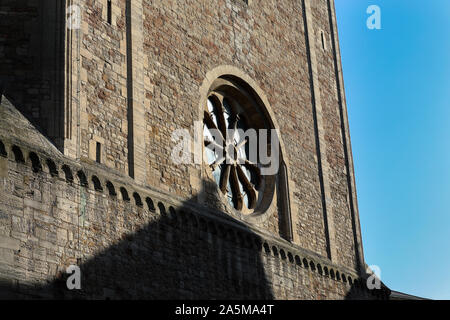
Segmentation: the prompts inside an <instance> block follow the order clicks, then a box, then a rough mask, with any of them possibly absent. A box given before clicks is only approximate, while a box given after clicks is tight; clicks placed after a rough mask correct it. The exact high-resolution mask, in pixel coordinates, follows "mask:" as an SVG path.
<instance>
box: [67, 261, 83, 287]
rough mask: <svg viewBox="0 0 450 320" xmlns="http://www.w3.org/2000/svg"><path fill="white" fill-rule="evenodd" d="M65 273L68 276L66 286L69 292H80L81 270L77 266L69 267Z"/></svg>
mask: <svg viewBox="0 0 450 320" xmlns="http://www.w3.org/2000/svg"><path fill="white" fill-rule="evenodd" d="M66 273H67V274H70V276H69V277H68V278H67V281H66V286H67V289H69V290H74V289H76V290H80V289H81V270H80V267H79V266H76V265H73V264H72V265H70V266H68V267H67V269H66Z"/></svg>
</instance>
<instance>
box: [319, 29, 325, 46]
mask: <svg viewBox="0 0 450 320" xmlns="http://www.w3.org/2000/svg"><path fill="white" fill-rule="evenodd" d="M320 37H321V39H322V49H323V50H325V36H324V35H323V31H321V32H320Z"/></svg>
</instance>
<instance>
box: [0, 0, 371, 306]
mask: <svg viewBox="0 0 450 320" xmlns="http://www.w3.org/2000/svg"><path fill="white" fill-rule="evenodd" d="M28 2H29V3H34V2H33V1H23V2H21V4H22V5H24V6H25V8H28ZM69 2H70V3H71V4H78V5H80V6H81V7H82V20H81V29H80V30H72V31H71V32H70V33H69V32H68V33H67V37H68V38H67V39H68V40H67V42H70V43H66V45H65V46H66V47H65V50H66V51H67V52H68V53H70V55H69V54H67V55H66V59H69V60H66V62H65V63H66V66H65V68H63V69H64V70H65V72H68V74H66V75H65V76H66V77H65V78H66V80H67V83H66V85H68V88H63V87H62V86H61V87H57V86H56V87H54V88H53V87H52V90H54V91H55V92H57V93H58V92H59V93H61V94H62V90H63V89H64V90H66V91H65V94H66V95H67V96H66V99H68V101H65V102H64V103H62V102H61V103H60V104H57V105H56V106H57V107H55V108H54V109H48V110H54V111H55V113H54V115H52V117H58V115H59V113H58V112H62V111H63V112H65V113H67V114H62V115H61V116H64V119H65V120H64V121H62V122H61V123H62V125H64V126H66V127H67V128H70V130H69V129H68V130H69V131H70V137H68V136H67V133H63V135H65V136H64V137H62V138H61V140H59V141H66V142H67V143H70V148H69V149H70V150H69V149H67V150H66V149H64V148H59V149H60V150H63V152H62V153H61V154H60V153H58V152H56V151H55V150H53V149H52V150H46V149H45V148H44V149H42V148H36V150H34V148H33V146H32V145H33V142H30V141H28V142H27V141H25V140H21V139H20V136H17V137H14V138H11V137H10V136H8V135H3V136H2V143H3V145H4V149H5V152H1V151H2V148H1V147H2V145H0V154H2V153H3V155H4V157H0V179H1V191H0V192H1V193H0V195H1V196H0V217H1V225H0V228H1V229H0V233H1V237H2V241H0V242H1V244H2V248H1V250H2V251H1V257H2V262H1V263H0V278H1V279H3V280H4V281H6V282H7V283H6V285H7V286H8V287H11V286H12V288H13V289H12V290H13V291H14V292H15V293H17V294H18V295H21V294H25V295H26V296H30V297H32V296H34V295H36V296H39V297H40V296H42V295H46V294H52V295H53V294H56V293H57V294H61V295H62V296H64V297H68V296H70V294H69V293H68V292H66V290H64V288H62V289H61V286H60V285H61V283H62V279H63V278H64V277H63V274H64V270H65V268H66V267H67V266H68V265H69V264H71V263H76V264H79V265H80V264H81V265H82V267H83V268H84V270H85V272H83V274H84V276H86V278H84V281H85V283H87V284H88V285H87V287H86V290H84V291H82V292H80V293H78V294H81V295H82V296H84V297H108V296H110V295H112V294H113V293H114V295H116V297H144V296H146V297H152V298H157V297H178V296H179V297H190V298H198V297H204V298H208V296H207V291H205V290H206V288H208V285H207V284H208V283H210V282H211V281H212V282H213V283H216V282H217V281H218V283H217V290H216V291H214V292H213V293H211V295H213V296H215V297H235V298H238V297H256V298H274V297H275V298H307V299H322V298H323V299H324V298H346V297H347V298H352V297H363V296H365V291H364V290H360V289H358V287H360V285H359V284H360V283H361V282H362V280H361V279H359V281H356V285H355V281H354V280H355V279H358V278H359V276H361V274H362V273H361V270H360V268H361V263H363V259H361V257H360V256H358V255H360V254H362V247H361V244H360V235H359V233H358V230H359V229H358V228H359V220H358V212H357V207H356V203H354V202H355V201H353V199H354V197H356V194H355V190H354V188H353V187H352V185H351V181H352V179H353V176H352V175H351V174H352V171H353V167H352V163H351V159H350V160H349V158H351V148H350V147H349V144H350V141H349V138H348V137H347V136H348V129H347V127H346V125H347V124H346V121H347V120H346V110H345V98H344V97H343V92H342V83H341V80H340V79H341V77H342V74H341V70H340V69H339V68H340V58H339V55H338V49H339V48H338V43H337V38H336V34H337V30H336V23H335V21H334V19H335V17H334V11H333V10H334V4H333V1H332V0H300V1H299V0H286V1H276V0H264V1H242V0H208V1H206V0H201V1H199V0H164V1H163V0H136V1H135V0H132V1H130V0H112V1H111V4H112V12H111V18H112V19H111V22H108V21H107V12H106V9H107V1H106V0H87V1H80V0H73V1H69ZM69 2H68V3H69ZM8 3H9V2H8ZM11 8H13V6H12V5H10V6H9V7H7V10H6V12H9V13H11V14H12V15H15V14H16V13H17V12H19V11H20V10H19V9H20V8H19V7H17V8H19V9H17V8H15V7H14V8H15V9H14V10H13V9H11ZM28 9H29V8H28ZM28 9H27V10H25V11H24V12H21V13H20V16H24V17H26V19H35V15H38V16H39V12H40V11H39V10H38V9H36V10H35V9H33V8H32V9H33V10H34V11H33V10H31V9H29V10H28ZM41 18H42V17H41ZM41 18H40V19H41ZM33 21H34V20H33ZM4 26H5V24H3V22H0V27H1V29H0V30H4V28H3V27H4ZM16 27H17V32H18V34H22V33H23V37H24V38H27V37H28V36H27V35H26V33H27V32H28V31H29V28H27V27H23V26H20V25H19V24H18V25H17V26H16ZM14 30H15V29H14ZM24 30H25V31H24ZM2 34H3V33H2ZM20 37H22V36H20ZM20 37H19V38H20ZM2 41H3V42H2ZM0 43H7V45H6V46H5V48H4V49H0V58H1V60H2V61H1V62H0V63H2V65H3V64H5V66H6V65H8V61H9V60H8V57H12V56H14V51H15V50H18V48H19V47H21V46H20V45H17V48H16V47H15V46H16V43H14V44H13V45H10V44H8V42H7V41H6V42H5V40H4V37H3V38H2V37H0ZM62 47H63V45H61V47H59V49H61V48H62ZM24 50H28V51H29V50H30V49H29V48H25V49H24ZM28 51H27V52H28ZM20 52H22V51H20V50H19V52H18V54H19V57H20ZM67 52H66V53H67ZM26 55H29V52H28V54H26ZM4 58H5V59H6V60H5V59H4ZM26 66H28V64H26V65H25V67H26ZM218 67H229V68H234V69H236V70H239V72H240V73H242V74H243V75H245V76H246V77H248V78H249V79H251V80H252V81H253V82H254V83H255V84H256V85H257V86H258V88H259V90H260V91H261V92H262V94H264V96H265V97H266V98H267V101H268V104H270V108H271V111H272V113H273V117H274V119H273V120H275V121H276V123H277V124H278V129H279V131H280V133H281V139H282V141H283V146H284V153H283V157H284V159H285V161H286V163H288V166H287V170H288V179H289V188H290V190H289V192H290V208H291V218H292V231H293V239H292V242H288V241H286V240H285V238H286V237H285V234H284V232H285V230H283V228H282V227H281V225H282V224H283V223H284V222H283V221H284V220H285V217H284V216H283V215H284V214H285V212H282V210H281V201H280V199H279V197H281V196H283V195H282V193H281V192H279V189H278V187H277V194H276V197H275V198H274V200H273V201H274V203H275V208H276V210H274V211H273V213H272V214H271V216H269V217H268V219H265V220H261V222H258V223H253V224H252V223H246V222H245V221H244V220H243V219H240V218H239V217H238V216H236V215H235V214H233V212H228V211H227V210H228V209H227V208H225V206H224V205H223V203H221V201H220V200H219V199H217V197H215V195H214V192H212V191H211V190H215V188H216V186H215V184H214V182H213V181H210V180H208V178H207V175H205V170H207V169H208V168H206V167H205V166H202V165H175V164H174V163H173V162H172V161H171V159H170V155H171V152H172V150H173V148H174V146H175V143H174V141H172V139H171V134H172V132H173V131H174V130H175V129H183V128H186V129H188V130H189V131H190V132H191V133H192V135H193V134H194V132H193V125H194V121H202V117H203V116H202V114H201V113H200V112H199V101H200V100H201V99H202V94H204V93H203V92H202V90H203V88H202V85H203V84H204V83H205V79H206V78H207V75H208V74H209V72H211V70H215V69H216V68H218ZM8 68H9V69H8V70H9V71H8V72H6V73H5V74H6V75H7V76H10V75H11V74H12V73H13V71H12V70H10V69H11V68H10V66H9V67H8ZM56 69H57V68H56ZM5 70H6V69H5ZM57 70H59V69H57ZM25 71H26V70H25ZM0 72H3V71H0ZM19 72H24V71H23V70H22V71H20V70H19ZM0 76H3V73H2V74H0ZM46 79H47V78H46ZM52 81H55V80H52ZM36 83H38V84H39V83H40V85H42V86H44V87H46V86H48V83H47V82H45V81H42V82H39V81H37V82H36ZM54 83H55V82H54ZM24 90H28V89H27V88H25V89H24ZM33 92H34V91H33ZM19 93H20V90H19ZM38 94H39V95H42V96H43V97H44V98H45V97H47V94H48V92H47V91H45V90H44V89H42V90H41V89H38ZM19 95H20V94H19ZM33 99H34V98H33ZM33 99H31V100H30V101H29V102H28V104H27V105H29V106H30V108H36V101H37V100H36V99H34V100H33ZM10 100H12V99H10ZM43 101H45V99H44V100H43ZM54 101H55V100H54ZM12 102H13V104H14V105H15V103H14V101H12ZM69 102H70V103H69ZM2 104H3V102H2ZM16 107H17V108H18V109H20V110H21V111H22V112H23V113H27V112H24V111H23V110H22V109H21V108H20V106H16ZM37 108H38V109H39V107H37ZM39 110H40V111H39V112H40V113H39V112H38V113H36V114H35V118H36V119H38V120H39V119H41V120H42V119H50V118H51V117H50V116H49V114H51V112H49V111H45V110H44V109H39ZM42 110H44V113H45V114H42V112H41V111H42ZM61 110H62V111H61ZM56 111H57V112H56ZM32 113H33V112H32ZM52 119H54V118H52ZM0 120H1V119H0ZM30 120H31V122H32V123H33V119H30ZM39 121H40V120H39ZM39 121H37V122H36V121H34V123H33V124H35V125H36V126H38V125H39V123H38V122H39ZM45 121H47V120H45ZM66 121H67V123H66ZM0 122H1V121H0ZM49 123H58V122H57V121H55V119H54V120H53V122H52V121H50V122H49ZM6 126H7V124H6ZM47 127H48V126H47ZM0 129H1V128H0ZM58 130H59V129H58ZM63 131H64V130H63ZM0 133H1V130H0ZM44 133H45V132H44ZM47 136H48V137H50V135H47ZM50 138H51V137H50ZM64 139H65V140H64ZM42 140H44V137H42ZM69 140H70V141H69ZM66 142H65V143H66ZM14 145H16V146H17V147H20V148H21V149H22V152H23V155H22V156H23V160H24V161H23V162H25V163H22V161H21V160H22V159H21V157H20V154H19V153H18V148H17V147H16V148H14V150H13V146H14ZM98 145H100V158H101V159H100V161H97V160H98V159H97V150H98V149H97V148H98ZM59 147H60V146H59ZM66 147H67V146H66ZM30 152H35V154H31V153H30ZM349 152H350V154H349ZM37 159H38V160H37ZM48 159H49V160H51V161H47V160H48ZM39 161H40V164H39ZM98 162H99V163H98ZM53 164H54V166H53ZM63 165H66V166H63ZM107 182H109V183H107ZM121 188H122V189H121ZM202 192H205V193H207V194H208V196H209V197H211V199H210V198H208V201H206V202H205V203H204V205H205V206H203V205H202V204H201V202H200V201H199V195H200V194H201V193H202ZM159 203H160V205H159ZM169 208H172V210H169ZM164 212H167V213H168V214H167V215H166V214H165V213H164ZM223 213H225V215H224V214H223ZM175 217H176V218H175ZM283 218H284V220H283ZM202 221H203V222H202ZM221 229H223V230H221ZM239 230H240V231H239ZM283 238H284V239H283ZM239 239H241V240H239ZM358 241H359V243H358ZM265 244H266V245H265ZM127 261H132V263H130V265H129V266H127V263H126V262H127ZM148 269H150V270H151V272H149V273H148V271H147V270H148ZM186 270H190V271H188V272H193V274H190V276H188V275H189V274H186V275H183V272H186ZM142 273H146V274H147V273H148V274H147V275H146V278H145V279H146V280H145V281H144V283H142V284H141V285H138V280H137V279H138V278H139V277H140V275H139V274H142ZM107 274H113V277H112V279H114V280H117V281H115V282H114V281H112V282H111V281H110V280H108V279H109V278H108V276H107ZM120 274H127V277H126V278H125V279H123V281H121V280H120V279H121V276H120ZM349 277H350V279H349ZM58 279H59V280H58ZM161 279H165V280H167V279H172V280H170V281H171V282H170V283H169V284H168V285H167V291H160V292H159V293H158V295H159V296H156V295H157V293H156V292H157V288H159V289H160V290H162V289H161V288H163V287H164V284H163V283H160V281H162V280H161ZM35 282H36V285H34V283H35ZM114 283H119V284H114ZM114 286H116V287H114ZM51 288H57V289H55V290H51ZM58 288H59V289H58ZM299 288H300V289H299ZM55 292H56V293H55ZM58 292H59V293H58ZM210 297H211V296H209V298H210ZM367 297H372V295H369V296H367Z"/></svg>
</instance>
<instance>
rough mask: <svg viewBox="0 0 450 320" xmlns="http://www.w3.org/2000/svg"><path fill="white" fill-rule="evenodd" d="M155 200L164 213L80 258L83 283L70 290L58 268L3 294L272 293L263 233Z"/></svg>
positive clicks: (233, 295)
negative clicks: (52, 276)
mask: <svg viewBox="0 0 450 320" xmlns="http://www.w3.org/2000/svg"><path fill="white" fill-rule="evenodd" d="M211 187H214V188H215V186H212V185H211ZM149 207H152V204H149ZM156 207H157V208H155V212H156V211H159V212H161V215H160V217H157V218H156V215H155V214H153V216H154V217H155V220H153V221H152V222H150V223H149V224H147V225H146V226H144V227H142V228H141V229H139V230H137V231H135V232H133V233H130V234H123V236H122V238H121V239H120V240H119V241H118V242H117V244H115V245H112V246H110V247H108V248H107V249H105V250H103V251H100V252H98V253H97V254H96V255H95V256H94V257H93V258H91V259H88V260H86V261H81V264H79V265H80V266H81V267H80V269H81V287H82V288H81V290H72V291H70V290H68V289H67V287H66V279H67V277H68V276H69V275H67V274H66V273H60V276H59V278H58V279H56V280H54V281H52V282H50V283H49V284H48V285H46V286H39V287H34V286H31V285H30V286H29V287H28V286H27V287H24V284H20V285H19V287H18V288H12V289H10V291H9V292H8V293H7V294H6V297H4V298H32V299H39V298H46V299H273V294H272V291H271V287H270V286H269V283H268V281H267V279H266V275H265V272H264V266H263V263H262V261H261V248H262V242H261V239H260V237H259V236H257V235H256V234H254V233H253V232H252V231H250V230H249V229H248V228H247V227H246V226H245V225H243V224H242V223H240V222H238V221H236V220H233V221H230V223H229V224H228V223H227V224H212V222H211V220H210V219H208V218H206V217H205V218H203V217H201V215H197V214H194V213H191V209H190V208H188V207H187V206H182V207H180V208H178V209H177V210H176V211H175V210H174V209H173V208H172V207H170V208H164V206H163V205H162V204H159V208H158V205H156ZM150 213H152V212H150ZM215 226H219V227H217V229H216V227H215ZM65 267H66V266H65ZM65 267H64V268H65Z"/></svg>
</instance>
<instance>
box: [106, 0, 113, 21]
mask: <svg viewBox="0 0 450 320" xmlns="http://www.w3.org/2000/svg"><path fill="white" fill-rule="evenodd" d="M106 10H107V11H106V19H107V21H108V23H109V24H111V23H112V8H111V0H108V1H107V8H106Z"/></svg>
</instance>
